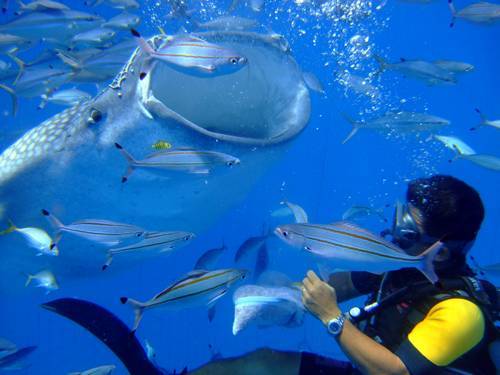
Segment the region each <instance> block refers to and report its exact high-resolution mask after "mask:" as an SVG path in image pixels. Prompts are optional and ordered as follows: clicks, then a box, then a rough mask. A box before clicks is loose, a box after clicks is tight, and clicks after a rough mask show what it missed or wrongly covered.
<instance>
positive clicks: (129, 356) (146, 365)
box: [42, 298, 163, 375]
mask: <svg viewBox="0 0 500 375" xmlns="http://www.w3.org/2000/svg"><path fill="white" fill-rule="evenodd" d="M42 307H43V308H44V309H46V310H48V311H51V312H54V313H56V314H59V315H61V316H64V317H66V318H68V319H70V320H72V321H74V322H75V323H77V324H79V325H80V326H82V327H83V328H85V329H86V330H87V331H89V332H90V333H92V334H93V335H94V336H95V337H97V338H98V339H99V340H101V341H102V342H103V343H104V344H105V345H106V346H107V347H108V348H109V349H110V350H111V351H112V352H113V353H115V355H116V356H117V357H118V358H119V359H120V360H121V361H122V363H123V365H124V366H125V367H126V368H127V370H128V372H129V373H130V374H148V375H162V374H163V372H162V371H161V370H160V369H159V368H157V367H156V366H155V365H154V364H153V363H152V362H151V361H150V360H149V359H148V356H147V354H146V352H145V351H144V348H143V347H142V345H141V343H140V342H139V340H138V339H137V337H136V336H135V335H134V334H133V333H132V331H131V330H130V329H129V328H128V327H127V325H126V324H125V323H123V322H122V321H121V320H120V319H119V318H118V317H116V316H115V315H114V314H112V313H111V312H109V311H108V310H106V309H104V308H103V307H101V306H99V305H96V304H95V303H92V302H89V301H85V300H80V299H76V298H61V299H57V300H54V301H50V302H47V303H44V304H43V305H42Z"/></svg>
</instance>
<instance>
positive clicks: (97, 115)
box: [88, 108, 102, 124]
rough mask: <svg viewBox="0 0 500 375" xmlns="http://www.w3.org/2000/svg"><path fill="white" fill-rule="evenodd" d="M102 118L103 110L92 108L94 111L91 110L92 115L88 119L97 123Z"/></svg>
mask: <svg viewBox="0 0 500 375" xmlns="http://www.w3.org/2000/svg"><path fill="white" fill-rule="evenodd" d="M101 120H102V113H101V111H99V110H97V109H95V108H94V109H92V111H91V112H90V117H89V119H88V122H90V123H93V124H96V123H98V122H99V121H101Z"/></svg>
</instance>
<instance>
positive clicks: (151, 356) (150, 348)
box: [144, 340, 156, 364]
mask: <svg viewBox="0 0 500 375" xmlns="http://www.w3.org/2000/svg"><path fill="white" fill-rule="evenodd" d="M144 345H145V346H146V355H147V356H148V359H149V360H150V361H151V362H153V363H154V364H156V350H155V348H153V346H152V345H151V344H150V342H149V341H148V340H144Z"/></svg>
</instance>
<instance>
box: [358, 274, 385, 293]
mask: <svg viewBox="0 0 500 375" xmlns="http://www.w3.org/2000/svg"><path fill="white" fill-rule="evenodd" d="M381 280H382V276H381V275H376V274H374V273H369V272H351V281H352V285H353V286H354V288H356V290H357V291H358V292H359V293H361V294H369V293H374V292H376V291H377V290H378V288H379V286H380V281H381Z"/></svg>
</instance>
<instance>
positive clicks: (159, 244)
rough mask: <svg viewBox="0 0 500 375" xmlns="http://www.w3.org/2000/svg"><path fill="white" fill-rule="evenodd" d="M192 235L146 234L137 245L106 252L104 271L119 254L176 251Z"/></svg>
mask: <svg viewBox="0 0 500 375" xmlns="http://www.w3.org/2000/svg"><path fill="white" fill-rule="evenodd" d="M194 237H195V235H194V233H190V232H182V231H172V232H146V233H145V234H144V236H143V239H142V240H141V241H139V242H137V243H134V244H131V245H126V246H122V247H118V248H113V249H109V250H108V259H107V261H106V263H105V264H104V265H103V267H102V269H103V270H105V269H106V268H108V267H109V266H110V265H111V262H112V261H113V257H114V256H116V255H119V254H129V253H144V252H146V251H149V250H152V249H157V250H159V251H160V253H164V252H167V251H171V250H174V249H178V248H180V247H182V246H186V245H187V244H188V243H189V242H190V241H191V240H192V239H193V238H194Z"/></svg>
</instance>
